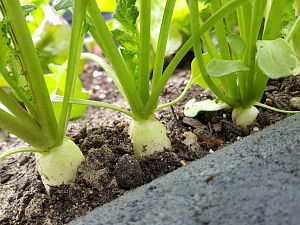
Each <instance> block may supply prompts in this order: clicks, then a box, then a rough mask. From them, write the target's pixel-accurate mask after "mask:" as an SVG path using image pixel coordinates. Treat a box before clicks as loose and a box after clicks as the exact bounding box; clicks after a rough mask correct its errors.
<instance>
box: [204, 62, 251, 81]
mask: <svg viewBox="0 0 300 225" xmlns="http://www.w3.org/2000/svg"><path fill="white" fill-rule="evenodd" d="M206 69H207V72H208V73H209V75H210V76H212V77H221V76H225V75H229V74H232V73H236V72H241V71H249V68H248V67H246V66H245V65H244V64H243V62H242V61H241V60H224V59H216V58H213V59H212V60H211V61H210V62H209V63H208V64H207V66H206Z"/></svg>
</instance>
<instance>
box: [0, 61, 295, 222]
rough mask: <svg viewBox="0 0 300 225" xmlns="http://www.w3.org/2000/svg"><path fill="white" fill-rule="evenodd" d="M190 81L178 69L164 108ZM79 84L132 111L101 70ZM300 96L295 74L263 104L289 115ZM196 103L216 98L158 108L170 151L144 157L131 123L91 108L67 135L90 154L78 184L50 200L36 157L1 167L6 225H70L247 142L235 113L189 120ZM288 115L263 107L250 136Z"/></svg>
mask: <svg viewBox="0 0 300 225" xmlns="http://www.w3.org/2000/svg"><path fill="white" fill-rule="evenodd" d="M189 76H190V71H189V70H188V69H187V68H186V67H184V68H183V69H179V70H177V71H176V73H175V75H174V76H173V77H172V78H171V80H170V82H169V83H168V85H167V87H166V88H165V90H164V92H163V94H162V98H161V102H162V103H164V102H168V101H171V100H173V99H175V98H176V97H177V96H178V95H179V94H180V93H181V91H182V90H183V89H184V87H185V85H186V84H187V80H188V77H189ZM81 78H82V80H83V84H84V86H85V88H86V89H87V90H89V91H90V93H91V99H94V100H104V99H105V101H106V102H108V103H114V104H118V105H120V106H122V107H125V108H128V105H127V104H126V102H125V101H124V100H123V99H122V96H121V95H120V93H119V92H118V91H117V89H116V88H115V86H114V85H113V83H112V81H111V79H110V78H109V77H107V76H106V74H105V73H104V71H102V70H100V69H99V68H98V67H97V66H95V64H93V63H91V64H89V66H88V68H87V69H86V71H85V72H84V73H83V74H82V77H81ZM174 90H178V92H177V93H176V92H174ZM299 96H300V77H299V76H295V77H290V78H286V79H281V80H279V81H270V83H269V86H268V87H267V89H266V92H265V96H264V98H263V100H262V102H263V103H266V104H269V105H271V106H274V107H278V108H282V109H287V110H291V109H294V108H295V106H294V105H291V104H290V99H292V98H295V97H299ZM191 98H196V99H197V100H203V99H212V98H214V96H213V94H212V93H211V92H210V91H208V90H204V89H203V88H201V87H199V86H192V87H191V89H190V90H189V92H188V93H187V95H186V96H185V98H184V99H183V101H181V102H179V103H177V104H176V105H174V106H173V107H170V108H166V109H163V110H160V111H159V112H158V113H157V114H156V117H157V118H158V119H159V120H161V121H163V123H164V124H165V125H166V127H167V129H168V131H169V133H168V136H169V137H170V139H171V142H172V149H171V150H170V149H166V151H164V152H160V153H157V154H155V155H152V156H147V157H142V158H139V159H138V158H135V157H134V156H133V154H132V145H131V142H130V139H129V136H128V123H129V122H130V120H129V119H128V118H126V117H124V115H122V114H120V113H118V112H114V111H108V110H106V109H99V108H93V107H89V108H88V110H87V112H86V114H85V115H84V116H83V117H82V118H80V119H79V120H76V121H74V122H72V123H71V124H70V127H69V129H68V136H70V137H72V138H73V140H74V141H75V143H76V144H77V145H78V146H79V147H80V148H81V150H82V152H83V154H84V156H85V160H84V162H83V163H82V164H81V166H80V167H79V170H78V173H77V177H76V182H75V183H73V184H68V185H61V186H60V187H52V188H51V189H50V194H49V195H48V194H46V191H45V189H44V187H43V185H42V182H41V179H40V177H39V174H38V172H37V170H36V168H35V159H34V154H30V153H29V154H28V153H26V154H25V153H23V154H19V155H14V156H12V157H10V158H7V159H5V160H3V161H0V184H1V186H0V202H1V204H0V224H3V225H12V224H14V225H25V224H30V225H35V224H46V225H47V224H49V225H50V224H51V225H53V224H57V225H60V224H65V223H68V222H70V221H71V220H73V219H74V218H75V217H77V216H81V215H83V214H85V213H86V212H88V211H90V210H92V209H94V208H95V207H97V206H100V205H102V204H104V203H106V202H109V201H111V200H112V199H115V198H117V197H119V196H121V195H123V194H124V193H125V192H126V191H128V190H131V189H133V188H136V187H138V186H140V185H143V184H145V183H148V182H150V181H152V180H153V179H156V178H157V177H160V176H162V175H164V174H166V173H169V172H171V171H173V170H175V169H177V168H179V167H181V166H185V165H186V164H188V163H189V162H190V161H193V160H195V159H199V158H201V157H203V156H205V155H207V154H209V152H213V151H215V150H217V149H219V148H220V147H222V146H224V145H225V144H228V143H232V142H233V141H235V140H237V139H239V138H240V137H243V136H244V134H243V132H242V129H241V128H239V127H237V126H236V125H234V124H233V123H232V122H231V111H230V109H225V110H222V111H218V112H203V113H200V114H199V115H198V116H197V117H195V118H187V117H185V116H184V114H183V107H184V104H185V103H186V102H187V101H188V100H189V99H191ZM285 116H286V115H285V114H280V113H274V112H271V111H269V110H265V109H260V113H259V116H258V118H257V121H256V123H255V124H254V125H253V126H252V127H250V131H251V132H256V131H257V130H260V129H262V128H263V127H265V126H268V125H270V124H272V123H274V122H276V121H278V120H280V119H282V118H283V117H285ZM22 145H24V143H22V142H20V141H18V139H16V138H15V137H13V136H10V137H8V138H6V139H5V141H3V142H1V143H0V151H3V150H7V149H11V148H15V147H18V146H22Z"/></svg>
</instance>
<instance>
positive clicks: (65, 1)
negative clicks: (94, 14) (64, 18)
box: [54, 0, 74, 11]
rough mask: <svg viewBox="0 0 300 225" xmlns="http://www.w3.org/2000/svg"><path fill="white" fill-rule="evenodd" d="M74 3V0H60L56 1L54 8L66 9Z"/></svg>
mask: <svg viewBox="0 0 300 225" xmlns="http://www.w3.org/2000/svg"><path fill="white" fill-rule="evenodd" d="M73 5H74V0H60V1H56V3H55V4H54V8H55V9H56V10H57V11H59V10H63V9H68V8H70V7H72V6H73Z"/></svg>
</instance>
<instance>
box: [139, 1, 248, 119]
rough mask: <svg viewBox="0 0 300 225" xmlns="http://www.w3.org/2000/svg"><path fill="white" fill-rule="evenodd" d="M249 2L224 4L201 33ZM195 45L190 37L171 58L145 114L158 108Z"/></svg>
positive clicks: (146, 107) (203, 26)
mask: <svg viewBox="0 0 300 225" xmlns="http://www.w3.org/2000/svg"><path fill="white" fill-rule="evenodd" d="M246 2H248V0H232V1H229V2H228V3H227V4H225V5H224V6H222V7H221V8H220V9H219V10H218V11H217V12H216V13H215V14H214V15H213V16H211V17H210V18H209V19H208V20H206V21H205V23H203V24H202V25H201V27H200V28H199V33H200V35H203V34H204V33H205V32H207V31H208V30H209V29H210V28H211V27H212V26H213V25H214V24H215V23H216V22H217V21H218V20H220V19H222V18H223V17H224V16H226V15H227V14H228V13H231V12H233V11H234V10H236V8H237V7H239V6H240V5H242V4H244V3H246ZM192 46H193V40H192V38H191V37H190V38H189V39H188V40H187V41H186V42H185V43H184V44H183V46H182V47H181V48H180V49H179V50H178V52H177V53H176V54H175V56H174V58H173V59H172V60H171V62H170V63H169V65H168V66H167V68H166V69H165V71H164V73H163V76H162V77H161V78H160V81H159V82H157V85H156V86H154V87H153V88H152V92H151V95H150V98H149V100H148V102H147V103H146V105H145V106H144V109H143V114H147V115H150V114H151V113H152V114H153V112H154V111H155V109H156V106H157V102H158V99H159V96H160V94H161V92H162V91H163V89H164V87H165V85H166V84H167V82H168V80H169V78H170V77H171V76H172V73H173V72H174V70H175V69H176V67H177V66H178V64H179V63H180V62H181V60H182V59H183V57H184V56H185V55H186V53H187V52H188V51H189V50H190V49H191V48H192Z"/></svg>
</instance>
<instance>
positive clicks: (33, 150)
mask: <svg viewBox="0 0 300 225" xmlns="http://www.w3.org/2000/svg"><path fill="white" fill-rule="evenodd" d="M24 152H37V153H44V152H45V151H42V150H38V149H35V148H22V149H16V150H11V151H8V152H7V153H4V154H3V155H0V160H3V159H5V158H7V157H9V156H11V155H14V154H18V153H24Z"/></svg>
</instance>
